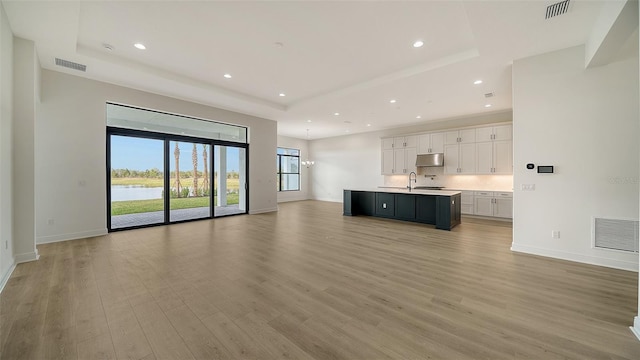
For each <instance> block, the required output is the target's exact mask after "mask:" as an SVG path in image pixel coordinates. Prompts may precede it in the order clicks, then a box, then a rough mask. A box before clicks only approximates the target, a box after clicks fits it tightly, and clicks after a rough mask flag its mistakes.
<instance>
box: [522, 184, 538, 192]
mask: <svg viewBox="0 0 640 360" xmlns="http://www.w3.org/2000/svg"><path fill="white" fill-rule="evenodd" d="M520 189H522V191H535V190H536V184H522V186H521V187H520Z"/></svg>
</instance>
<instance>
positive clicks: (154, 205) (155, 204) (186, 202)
mask: <svg viewBox="0 0 640 360" xmlns="http://www.w3.org/2000/svg"><path fill="white" fill-rule="evenodd" d="M213 199H214V200H213V201H214V203H215V201H216V200H217V197H214V198H213ZM237 203H238V194H228V195H227V204H228V205H235V204H237ZM170 204H171V210H178V209H191V208H197V207H205V206H209V197H208V196H202V197H189V198H173V199H171V202H170ZM163 208H164V199H153V200H130V201H114V202H112V203H111V215H112V216H115V215H127V214H139V213H145V212H152V211H162V210H163Z"/></svg>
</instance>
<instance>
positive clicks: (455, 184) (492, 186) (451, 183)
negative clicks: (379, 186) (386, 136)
mask: <svg viewBox="0 0 640 360" xmlns="http://www.w3.org/2000/svg"><path fill="white" fill-rule="evenodd" d="M417 174H418V181H417V182H416V183H415V184H414V186H443V187H445V188H449V189H456V190H492V191H511V190H513V175H444V168H443V167H422V168H418V171H417ZM425 175H435V176H434V177H433V180H431V177H429V176H427V177H425ZM408 183H409V175H391V176H384V186H399V187H405V186H407V184H408Z"/></svg>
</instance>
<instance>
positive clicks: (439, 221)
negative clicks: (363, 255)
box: [343, 190, 461, 230]
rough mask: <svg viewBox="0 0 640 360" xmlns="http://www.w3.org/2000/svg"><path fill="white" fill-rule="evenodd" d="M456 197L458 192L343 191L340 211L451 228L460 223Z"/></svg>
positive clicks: (458, 197)
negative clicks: (449, 193)
mask: <svg viewBox="0 0 640 360" xmlns="http://www.w3.org/2000/svg"><path fill="white" fill-rule="evenodd" d="M460 199H461V196H460V194H455V195H446V196H445V195H434V194H416V193H400V194H399V193H393V192H377V191H360V190H344V201H343V213H344V215H345V216H355V215H367V216H376V217H384V218H390V219H397V220H405V221H413V222H420V223H424V224H432V225H435V226H436V228H437V229H443V230H451V228H453V227H454V226H456V225H458V224H460Z"/></svg>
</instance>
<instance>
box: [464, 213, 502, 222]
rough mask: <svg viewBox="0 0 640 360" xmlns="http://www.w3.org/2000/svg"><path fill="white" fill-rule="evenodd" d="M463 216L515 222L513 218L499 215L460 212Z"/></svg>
mask: <svg viewBox="0 0 640 360" xmlns="http://www.w3.org/2000/svg"><path fill="white" fill-rule="evenodd" d="M460 215H462V217H463V218H470V219H482V220H495V221H504V222H510V223H512V222H513V218H503V217H497V216H484V215H474V214H460Z"/></svg>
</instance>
